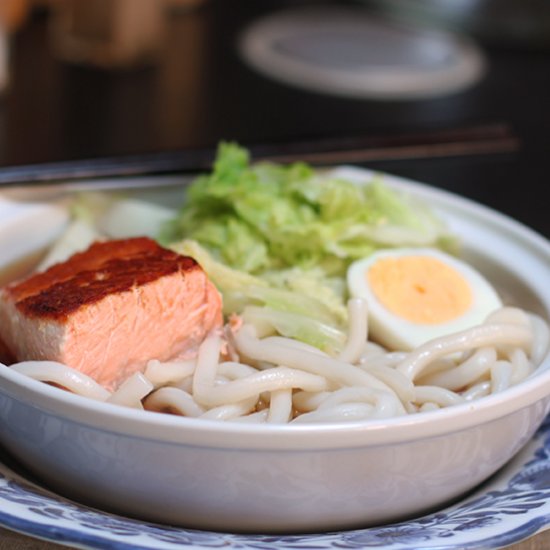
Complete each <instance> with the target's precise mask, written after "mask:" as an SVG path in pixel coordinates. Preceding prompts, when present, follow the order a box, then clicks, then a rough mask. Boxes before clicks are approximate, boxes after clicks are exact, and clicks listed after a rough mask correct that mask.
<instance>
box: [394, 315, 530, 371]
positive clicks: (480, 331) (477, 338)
mask: <svg viewBox="0 0 550 550" xmlns="http://www.w3.org/2000/svg"><path fill="white" fill-rule="evenodd" d="M532 342H533V333H532V331H531V330H530V328H529V327H526V326H521V325H513V324H509V323H498V324H497V323H495V324H490V325H489V324H487V325H478V326H476V327H473V328H470V329H467V330H462V331H460V332H457V333H455V334H451V335H449V336H443V337H441V338H436V339H434V340H432V341H430V342H427V343H426V344H423V345H421V346H419V347H418V348H417V349H416V350H414V351H411V352H410V353H409V355H408V357H407V358H406V359H405V360H404V361H402V362H401V363H400V364H399V365H398V366H397V369H398V370H399V371H400V372H402V373H403V374H405V375H406V376H407V377H408V378H410V379H411V380H415V379H416V378H417V377H418V376H419V375H420V373H421V372H422V370H423V369H424V368H425V367H426V366H427V365H428V364H429V363H430V362H431V361H434V360H435V359H438V358H440V357H444V356H445V355H449V354H452V353H458V352H460V351H463V350H464V349H467V348H480V347H490V346H495V347H498V346H499V345H504V346H506V347H510V346H516V347H521V348H524V349H530V348H531V345H532Z"/></svg>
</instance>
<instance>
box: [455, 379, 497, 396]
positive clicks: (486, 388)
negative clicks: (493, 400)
mask: <svg viewBox="0 0 550 550" xmlns="http://www.w3.org/2000/svg"><path fill="white" fill-rule="evenodd" d="M490 393H491V381H490V380H484V381H483V382H480V383H479V384H475V385H474V386H472V387H471V388H468V389H467V390H466V391H464V392H462V394H461V395H462V397H463V398H464V400H465V401H474V400H476V399H479V398H480V397H485V396H486V395H489V394H490Z"/></svg>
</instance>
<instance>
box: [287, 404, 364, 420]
mask: <svg viewBox="0 0 550 550" xmlns="http://www.w3.org/2000/svg"><path fill="white" fill-rule="evenodd" d="M373 410H374V407H373V406H372V405H369V404H368V403H341V404H339V405H335V406H334V407H332V408H329V409H320V410H319V409H318V410H316V411H312V412H309V413H304V414H301V415H300V416H297V417H296V418H295V419H294V420H292V422H291V423H290V424H301V423H309V422H352V421H357V420H367V419H371V418H372V412H373Z"/></svg>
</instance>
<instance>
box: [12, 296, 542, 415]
mask: <svg viewBox="0 0 550 550" xmlns="http://www.w3.org/2000/svg"><path fill="white" fill-rule="evenodd" d="M348 310H349V328H348V335H347V342H346V344H345V346H344V347H343V349H342V350H341V351H340V352H339V353H338V354H334V355H329V354H328V353H325V352H322V351H320V350H319V349H317V348H315V347H312V346H310V345H308V344H304V343H302V342H299V341H296V340H293V339H290V338H285V337H282V336H279V335H277V334H275V333H274V332H270V331H266V327H265V326H262V327H260V326H254V325H253V324H250V323H245V324H243V325H242V326H238V324H235V323H229V324H228V325H226V327H225V329H224V331H220V332H216V333H212V334H210V335H208V336H207V338H206V339H205V340H204V341H203V343H202V344H201V346H200V348H199V350H198V354H197V357H196V359H194V360H186V361H170V362H162V363H161V362H160V361H158V360H151V361H149V363H148V365H147V367H146V369H145V371H144V372H143V373H137V374H134V375H133V376H131V377H130V378H129V379H128V380H126V381H125V382H124V383H123V384H122V385H121V386H120V387H119V388H118V389H117V390H116V391H115V392H114V393H110V392H109V391H107V390H105V389H104V388H103V387H102V386H100V385H98V384H97V383H96V382H95V381H94V380H92V379H91V378H89V377H88V376H86V375H84V374H82V373H80V372H78V371H76V370H74V369H72V368H69V367H67V366H65V365H61V364H59V363H55V362H51V361H26V362H22V363H17V364H15V365H12V366H11V368H12V369H15V370H17V371H19V372H21V373H23V374H26V375H28V376H30V377H32V378H35V379H38V380H41V381H44V382H48V383H53V384H56V385H59V386H62V387H63V388H66V389H67V390H69V391H71V392H74V393H77V394H80V395H82V396H85V397H88V398H92V399H97V400H100V401H106V402H110V403H116V404H118V405H124V406H127V407H135V408H139V409H147V410H150V411H157V412H165V413H172V414H177V415H182V416H186V417H192V418H208V419H213V420H224V421H228V420H230V421H236V422H260V423H261V422H263V423H268V424H282V423H291V424H298V423H299V424H303V423H307V422H343V421H354V420H366V419H384V418H391V417H396V416H401V415H406V414H413V413H418V412H423V411H431V410H435V409H440V408H443V407H449V406H453V405H457V404H460V403H465V402H468V401H472V400H475V399H478V398H480V397H483V396H486V395H489V394H493V393H498V392H501V391H503V390H505V389H506V388H508V387H510V386H513V385H515V384H517V383H519V382H521V381H522V380H524V379H525V378H527V377H528V376H529V375H530V374H531V373H532V372H533V371H534V370H535V368H536V367H537V366H538V365H539V364H540V362H541V361H542V359H543V357H544V355H545V354H546V351H547V349H548V345H549V339H550V336H549V329H548V326H547V324H546V322H545V321H544V320H543V319H542V318H540V317H538V316H537V315H534V314H531V313H527V312H525V311H523V310H521V309H519V308H514V307H503V308H501V309H499V310H497V311H495V312H494V313H493V314H492V315H490V316H489V317H488V318H487V320H486V321H485V322H484V323H483V324H481V325H478V326H475V327H473V328H470V329H467V330H464V331H461V332H458V333H454V334H451V335H448V336H445V337H440V338H437V339H434V340H431V341H429V342H427V343H425V344H423V345H422V346H420V347H419V348H417V349H415V350H413V351H411V352H395V351H394V352H390V351H386V350H385V349H384V348H382V347H381V346H379V345H377V344H376V343H374V342H372V341H369V338H368V336H369V335H368V322H367V317H368V316H367V313H368V312H367V304H366V301H365V300H363V299H360V298H355V299H351V300H350V301H349V302H348Z"/></svg>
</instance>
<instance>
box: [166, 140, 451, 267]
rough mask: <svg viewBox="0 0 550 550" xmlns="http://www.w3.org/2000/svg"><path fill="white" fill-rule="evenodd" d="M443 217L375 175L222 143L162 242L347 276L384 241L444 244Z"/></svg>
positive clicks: (247, 261) (242, 263) (238, 263)
mask: <svg viewBox="0 0 550 550" xmlns="http://www.w3.org/2000/svg"><path fill="white" fill-rule="evenodd" d="M448 237H449V236H448V232H447V231H446V228H445V226H444V224H443V223H442V222H441V221H440V220H439V219H437V217H436V216H434V215H433V213H432V212H430V210H429V209H428V208H426V206H425V205H423V204H421V203H419V202H418V201H415V200H414V199H413V198H411V197H408V196H406V195H404V194H402V193H398V192H397V191H396V190H394V189H393V188H390V187H389V186H387V185H385V184H384V183H383V181H382V180H381V179H380V178H376V179H375V180H374V181H373V182H371V183H370V184H367V185H357V184H355V183H352V182H349V181H346V180H343V179H341V178H333V177H331V176H330V175H328V176H319V175H318V174H316V173H315V171H314V170H313V169H312V168H311V167H310V166H308V165H305V164H303V163H294V164H290V165H288V166H284V165H278V164H272V163H265V162H264V163H256V164H252V163H251V162H250V158H249V154H248V152H247V151H246V150H245V149H243V148H242V147H239V146H238V145H236V144H234V143H222V144H220V147H219V150H218V155H217V158H216V161H215V163H214V167H213V171H212V173H211V174H207V175H204V176H201V177H199V178H198V179H197V180H195V181H194V182H193V184H192V185H191V186H190V188H189V191H188V193H187V200H186V202H185V204H184V205H183V207H182V208H181V209H180V211H179V213H178V215H177V216H176V217H175V218H174V219H172V220H170V221H169V223H167V224H165V225H164V227H163V230H162V232H161V234H160V239H161V242H163V243H164V244H169V243H173V242H175V241H177V240H179V239H182V238H187V239H193V240H196V241H197V242H199V243H200V244H201V245H203V246H205V247H206V248H207V249H208V250H209V251H210V252H211V253H212V254H213V255H214V256H215V257H216V258H217V259H218V260H220V261H222V262H224V263H225V264H227V265H229V266H231V267H233V268H235V269H238V270H242V271H246V272H247V273H251V274H256V275H261V274H263V273H265V272H267V271H273V270H281V269H289V268H300V269H304V270H310V269H313V268H319V267H320V268H321V269H323V270H324V272H325V273H326V274H327V276H331V275H333V276H340V277H342V276H343V275H344V273H345V271H346V269H347V267H348V266H349V264H350V263H351V262H352V261H354V260H356V259H359V258H363V257H365V256H367V255H369V254H371V253H372V252H373V251H375V250H376V249H378V248H381V247H388V246H419V245H422V246H444V245H446V243H447V242H448Z"/></svg>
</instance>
